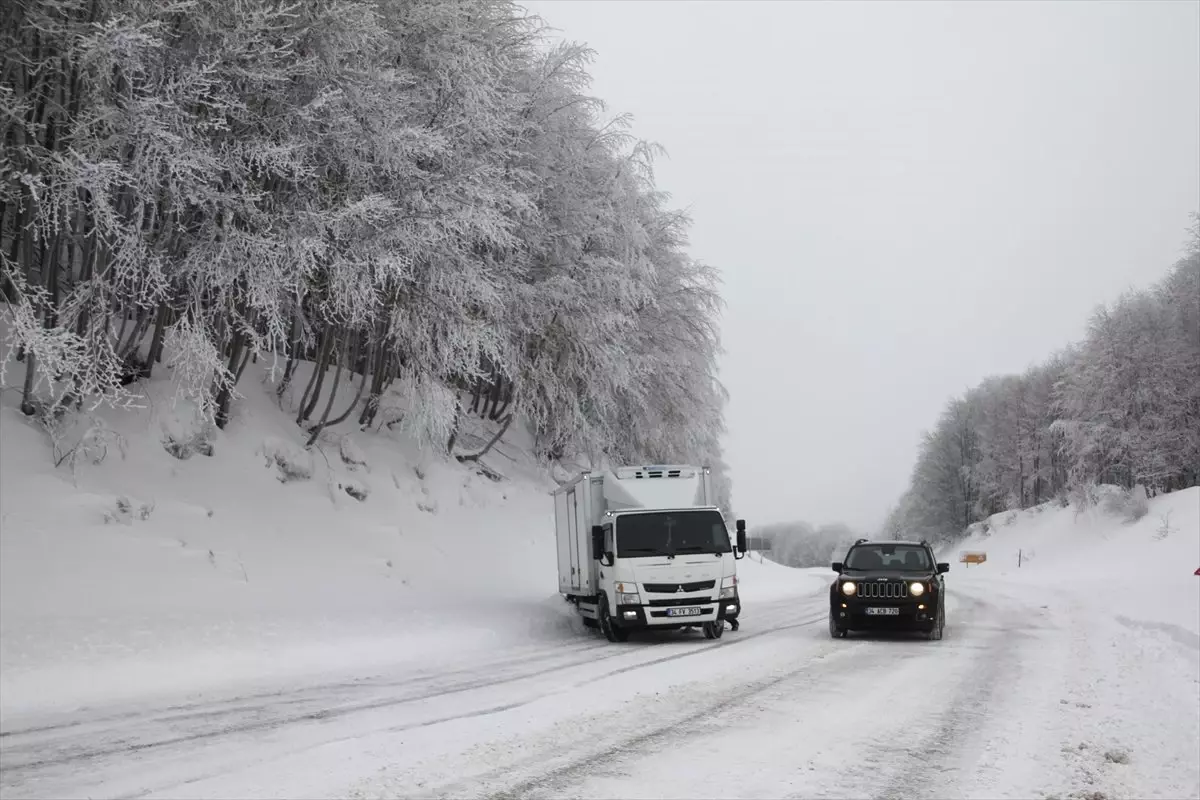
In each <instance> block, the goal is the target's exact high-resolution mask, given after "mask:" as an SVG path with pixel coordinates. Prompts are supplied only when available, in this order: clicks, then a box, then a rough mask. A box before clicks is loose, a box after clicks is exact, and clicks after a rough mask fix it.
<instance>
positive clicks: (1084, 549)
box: [942, 488, 1200, 648]
mask: <svg viewBox="0 0 1200 800" xmlns="http://www.w3.org/2000/svg"><path fill="white" fill-rule="evenodd" d="M1103 494H1104V493H1102V495H1101V496H1103ZM1133 516H1135V515H1130V514H1129V513H1128V511H1127V507H1126V505H1125V504H1120V503H1105V502H1101V503H1100V504H1099V505H1091V506H1089V507H1088V508H1086V509H1080V508H1078V507H1076V506H1068V507H1065V508H1064V507H1061V506H1060V505H1058V504H1057V503H1047V504H1045V505H1042V506H1038V507H1036V508H1032V509H1028V510H1025V511H1019V512H1006V513H1003V514H997V515H995V516H993V517H992V518H991V519H989V520H987V523H986V525H984V524H980V525H976V526H974V527H973V529H972V531H973V532H972V534H971V535H970V536H969V537H968V538H967V539H966V540H964V541H963V542H961V543H960V544H958V545H955V546H954V547H953V548H950V549H948V550H947V551H945V552H944V553H943V554H942V557H943V558H945V559H946V560H949V561H951V562H952V565H953V566H952V570H953V572H952V577H953V580H954V581H955V582H956V583H958V582H962V583H967V582H1003V583H1006V584H1012V585H1016V586H1025V585H1033V584H1041V585H1046V586H1052V587H1056V588H1061V589H1064V590H1068V591H1070V592H1071V593H1072V594H1073V595H1075V596H1077V597H1083V598H1093V599H1094V600H1095V601H1096V603H1097V604H1099V605H1103V606H1105V607H1106V608H1107V609H1109V613H1111V614H1112V615H1114V616H1115V617H1121V618H1123V619H1124V620H1126V621H1127V622H1128V624H1131V625H1136V626H1140V627H1144V628H1149V629H1155V630H1160V631H1163V632H1165V633H1167V635H1172V636H1175V637H1182V638H1183V639H1186V640H1187V641H1189V642H1193V643H1194V644H1195V646H1197V647H1198V648H1200V576H1197V575H1196V574H1195V572H1196V570H1197V569H1200V488H1192V489H1186V490H1183V491H1179V492H1174V493H1171V494H1167V495H1161V496H1159V497H1156V498H1152V499H1150V500H1149V501H1148V502H1147V504H1146V509H1145V514H1144V516H1141V517H1140V518H1139V519H1134V518H1133ZM966 550H980V551H984V552H986V553H987V561H986V562H985V563H984V564H980V565H974V564H973V565H970V566H967V565H965V564H961V563H959V561H958V557H959V553H961V552H962V551H966ZM1018 561H1019V563H1020V565H1019V566H1018Z"/></svg>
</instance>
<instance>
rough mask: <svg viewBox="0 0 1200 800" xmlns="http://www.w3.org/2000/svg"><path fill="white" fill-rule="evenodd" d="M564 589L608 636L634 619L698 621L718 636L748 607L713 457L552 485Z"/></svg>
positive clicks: (622, 632)
mask: <svg viewBox="0 0 1200 800" xmlns="http://www.w3.org/2000/svg"><path fill="white" fill-rule="evenodd" d="M554 526H555V529H556V532H557V540H558V587H559V592H560V593H561V594H562V595H563V596H564V597H565V598H566V599H567V600H568V601H569V602H572V603H574V604H575V607H576V608H577V609H578V610H579V613H580V615H581V616H582V617H583V618H584V623H585V624H587V625H591V626H594V627H598V628H600V630H601V631H603V633H604V635H605V637H606V638H607V639H608V640H609V641H611V642H623V641H625V640H626V639H628V638H629V632H630V631H632V630H637V629H642V630H645V629H653V630H666V629H672V628H686V627H697V626H698V627H700V628H701V629H702V630H703V631H704V635H705V636H706V637H708V638H709V639H717V638H720V636H721V634H722V633H723V632H724V630H725V622H726V621H727V620H735V619H736V618H737V616H738V614H739V613H740V611H741V600H740V599H739V597H738V586H737V560H738V559H740V558H743V557H744V556H745V555H746V522H745V520H740V519H739V520H738V521H737V542H736V547H735V546H734V545H733V544H731V542H730V539H729V530H728V528H726V526H725V519H724V517H723V516H722V514H721V510H720V509H719V508H718V507H717V505H716V503H715V498H714V497H713V494H712V481H711V476H710V473H709V469H708V467H693V466H686V465H666V466H636V467H621V468H618V469H616V470H612V471H605V472H602V473H591V472H585V473H583V474H582V475H580V476H579V477H578V478H576V479H575V480H574V481H572V482H570V483H568V484H565V485H564V486H561V487H559V488H558V489H557V490H555V492H554Z"/></svg>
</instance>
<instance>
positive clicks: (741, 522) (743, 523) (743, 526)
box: [737, 519, 746, 533]
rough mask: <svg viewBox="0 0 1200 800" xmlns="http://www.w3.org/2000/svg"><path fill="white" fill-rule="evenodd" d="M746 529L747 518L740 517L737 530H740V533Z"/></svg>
mask: <svg viewBox="0 0 1200 800" xmlns="http://www.w3.org/2000/svg"><path fill="white" fill-rule="evenodd" d="M745 530H746V520H744V519H739V520H738V521H737V532H738V533H742V532H743V531H745Z"/></svg>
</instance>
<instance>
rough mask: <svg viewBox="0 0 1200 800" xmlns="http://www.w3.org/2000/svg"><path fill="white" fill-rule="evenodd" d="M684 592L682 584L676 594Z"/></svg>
mask: <svg viewBox="0 0 1200 800" xmlns="http://www.w3.org/2000/svg"><path fill="white" fill-rule="evenodd" d="M682 591H683V585H682V584H680V586H679V588H678V589H676V590H675V594H679V593H680V592H682Z"/></svg>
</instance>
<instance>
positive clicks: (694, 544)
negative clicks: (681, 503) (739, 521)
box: [616, 511, 730, 558]
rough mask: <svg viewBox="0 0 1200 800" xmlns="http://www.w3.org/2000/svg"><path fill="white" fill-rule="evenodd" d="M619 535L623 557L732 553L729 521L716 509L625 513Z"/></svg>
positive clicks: (619, 554)
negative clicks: (727, 528)
mask: <svg viewBox="0 0 1200 800" xmlns="http://www.w3.org/2000/svg"><path fill="white" fill-rule="evenodd" d="M616 535H617V556H618V557H620V558H637V557H639V556H673V555H676V554H679V553H728V552H730V547H729V532H728V531H726V530H725V520H724V519H722V517H721V514H720V513H719V512H716V511H671V512H654V513H647V514H629V515H628V516H626V515H622V516H621V517H620V519H618V520H617V524H616Z"/></svg>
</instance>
